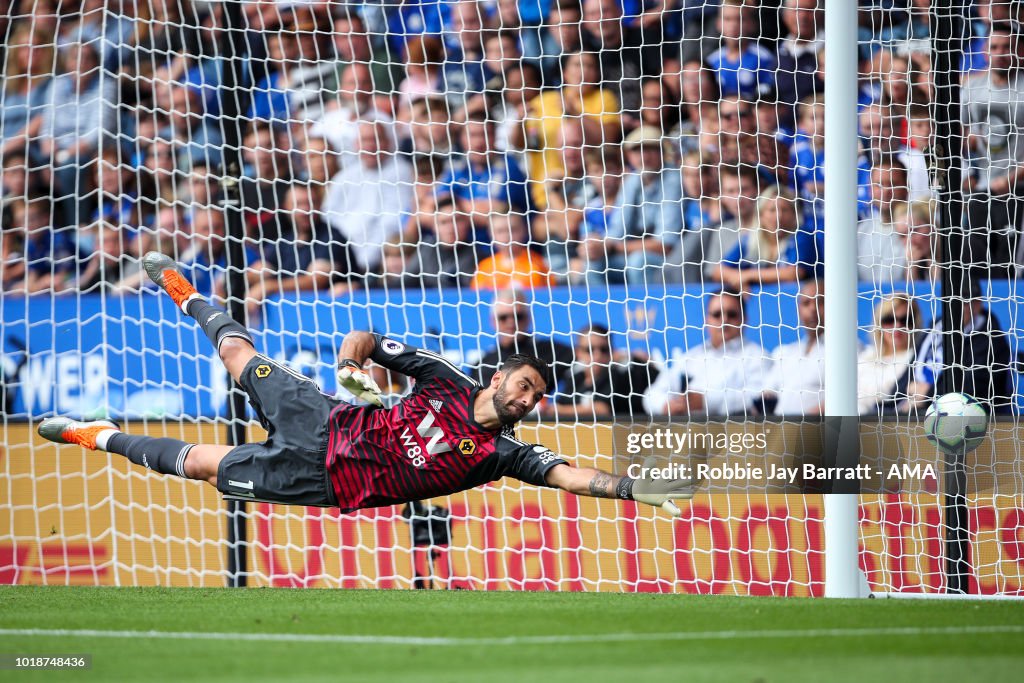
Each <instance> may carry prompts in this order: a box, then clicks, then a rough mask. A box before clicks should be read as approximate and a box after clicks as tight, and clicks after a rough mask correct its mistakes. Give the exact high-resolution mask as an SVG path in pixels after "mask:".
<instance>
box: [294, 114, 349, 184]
mask: <svg viewBox="0 0 1024 683" xmlns="http://www.w3.org/2000/svg"><path fill="white" fill-rule="evenodd" d="M302 133H303V134H302V135H300V136H299V139H298V140H296V143H297V144H298V147H299V149H298V152H299V154H301V159H300V160H299V163H300V167H301V172H300V173H299V176H300V177H301V178H302V179H303V180H305V181H306V182H309V183H312V184H313V185H317V186H318V187H321V188H322V187H326V185H327V183H328V182H330V180H331V178H333V177H334V175H335V174H336V173H337V172H338V169H339V166H338V161H339V158H340V155H338V154H335V153H334V151H333V150H332V149H331V146H330V143H328V142H327V139H326V138H323V137H320V136H319V135H314V134H313V133H312V127H306V128H304V129H303V130H302Z"/></svg>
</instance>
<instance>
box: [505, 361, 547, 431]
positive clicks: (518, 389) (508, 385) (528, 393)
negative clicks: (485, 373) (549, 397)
mask: <svg viewBox="0 0 1024 683" xmlns="http://www.w3.org/2000/svg"><path fill="white" fill-rule="evenodd" d="M500 374H501V373H498V375H500ZM498 375H496V378H498V379H500V384H498V387H497V389H495V391H494V398H493V399H492V400H493V401H494V412H496V413H497V414H498V420H499V421H500V422H501V424H503V425H510V424H514V423H516V422H519V421H520V420H522V419H523V418H524V417H526V415H528V414H529V412H530V411H531V410H533V409H534V408H535V407H536V406H537V404H538V403H539V402H540V400H541V399H542V398H544V387H545V385H544V378H543V377H541V376H540V373H538V372H537V371H536V370H534V369H533V368H531V367H522V368H516V369H515V370H513V371H512V372H510V373H508V374H507V375H504V376H502V377H498Z"/></svg>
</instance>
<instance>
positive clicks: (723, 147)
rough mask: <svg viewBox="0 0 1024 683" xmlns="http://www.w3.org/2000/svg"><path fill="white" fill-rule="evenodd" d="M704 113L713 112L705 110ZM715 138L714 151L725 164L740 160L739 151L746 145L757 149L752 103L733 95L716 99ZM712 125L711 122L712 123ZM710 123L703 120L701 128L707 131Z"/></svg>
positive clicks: (709, 129) (735, 162)
mask: <svg viewBox="0 0 1024 683" xmlns="http://www.w3.org/2000/svg"><path fill="white" fill-rule="evenodd" d="M704 113H705V114H712V115H714V114H713V112H710V111H705V112H704ZM717 113H718V117H717V121H716V122H715V123H717V125H718V128H717V140H716V141H715V151H716V152H717V153H718V157H719V160H720V161H721V162H722V163H726V164H738V163H739V162H740V151H741V150H742V149H743V148H744V147H747V146H753V149H755V150H756V149H757V145H756V139H755V138H754V136H755V135H756V133H757V119H756V118H755V116H754V107H753V105H752V104H751V103H750V102H748V101H747V100H744V99H742V98H740V97H737V96H735V95H733V96H730V97H723V98H722V99H720V100H719V101H718V112H717ZM712 125H713V124H712ZM712 125H707V122H703V123H702V125H701V127H702V129H705V130H708V131H709V132H710V131H711V130H712V129H713V128H712Z"/></svg>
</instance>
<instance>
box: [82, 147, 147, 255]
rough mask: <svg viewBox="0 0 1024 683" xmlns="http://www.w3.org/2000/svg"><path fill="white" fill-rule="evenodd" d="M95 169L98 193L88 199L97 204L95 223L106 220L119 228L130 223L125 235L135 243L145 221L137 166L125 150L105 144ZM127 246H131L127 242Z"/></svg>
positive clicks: (94, 178)
mask: <svg viewBox="0 0 1024 683" xmlns="http://www.w3.org/2000/svg"><path fill="white" fill-rule="evenodd" d="M93 171H94V174H95V175H94V176H93V186H94V187H95V188H96V193H95V194H94V195H92V196H90V197H89V198H88V199H89V203H90V204H92V205H93V206H95V209H94V210H93V211H92V220H93V222H96V221H102V222H104V223H106V224H108V225H110V226H112V227H113V228H115V229H117V230H120V228H122V227H125V226H127V227H128V228H130V231H128V232H126V233H124V235H123V236H124V238H125V239H126V240H127V241H128V242H131V241H132V238H133V237H134V235H135V231H136V230H137V229H138V227H139V225H141V224H142V215H141V208H140V206H139V192H138V189H137V187H136V184H135V180H136V173H135V169H133V168H132V167H131V166H130V165H129V164H128V163H127V160H125V159H124V158H123V155H122V152H121V150H119V149H118V148H117V147H115V146H105V147H104V148H103V150H102V151H101V153H100V158H99V159H98V160H97V163H96V166H95V167H94V168H93ZM124 246H125V247H127V246H128V245H127V243H126V244H125V245H124Z"/></svg>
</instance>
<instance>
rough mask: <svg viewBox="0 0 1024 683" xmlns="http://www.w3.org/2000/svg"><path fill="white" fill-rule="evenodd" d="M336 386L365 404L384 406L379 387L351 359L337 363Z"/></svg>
mask: <svg viewBox="0 0 1024 683" xmlns="http://www.w3.org/2000/svg"><path fill="white" fill-rule="evenodd" d="M338 386H339V387H342V388H343V389H345V390H347V391H348V392H349V393H350V394H352V395H353V396H355V397H356V398H358V399H362V400H363V401H366V402H367V403H372V404H373V405H375V406H381V407H383V406H384V402H383V401H382V400H381V398H380V387H378V386H377V383H376V382H374V381H373V378H372V377H370V375H369V374H368V373H367V372H366V371H365V370H363V367H362V366H361V365H360V364H359V363H357V362H355V361H354V360H352V359H351V358H346V359H344V360H342V361H339V362H338Z"/></svg>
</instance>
